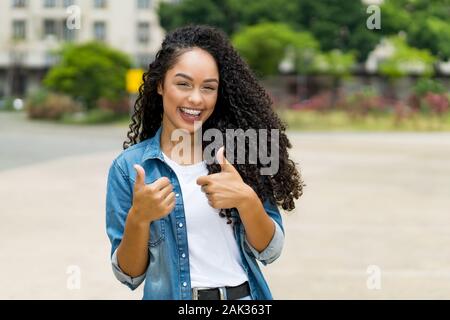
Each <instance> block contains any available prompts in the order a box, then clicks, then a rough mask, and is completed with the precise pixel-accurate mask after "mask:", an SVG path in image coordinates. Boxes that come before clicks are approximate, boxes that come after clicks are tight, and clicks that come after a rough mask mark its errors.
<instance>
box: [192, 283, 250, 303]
mask: <svg viewBox="0 0 450 320" xmlns="http://www.w3.org/2000/svg"><path fill="white" fill-rule="evenodd" d="M226 291H227V300H236V299H240V298H243V297H246V296H249V295H250V287H249V285H248V282H247V281H246V282H244V283H243V284H241V285H239V286H237V287H226ZM198 300H220V292H219V289H217V288H212V289H204V290H198Z"/></svg>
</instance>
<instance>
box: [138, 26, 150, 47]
mask: <svg viewBox="0 0 450 320" xmlns="http://www.w3.org/2000/svg"><path fill="white" fill-rule="evenodd" d="M137 36H138V42H139V43H148V42H149V40H150V24H149V23H148V22H139V23H138V31H137Z"/></svg>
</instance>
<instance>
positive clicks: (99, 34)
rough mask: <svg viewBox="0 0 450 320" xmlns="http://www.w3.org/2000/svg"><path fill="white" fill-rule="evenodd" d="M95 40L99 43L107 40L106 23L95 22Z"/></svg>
mask: <svg viewBox="0 0 450 320" xmlns="http://www.w3.org/2000/svg"><path fill="white" fill-rule="evenodd" d="M94 38H95V39H96V40H99V41H104V40H105V39H106V24H105V23H104V22H102V21H97V22H94Z"/></svg>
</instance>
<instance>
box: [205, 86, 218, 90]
mask: <svg viewBox="0 0 450 320" xmlns="http://www.w3.org/2000/svg"><path fill="white" fill-rule="evenodd" d="M205 89H207V90H211V91H213V90H216V88H213V87H205Z"/></svg>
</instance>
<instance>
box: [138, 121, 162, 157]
mask: <svg viewBox="0 0 450 320" xmlns="http://www.w3.org/2000/svg"><path fill="white" fill-rule="evenodd" d="M161 132H162V125H161V126H160V127H159V128H158V130H157V131H156V133H155V135H154V136H153V137H151V138H149V139H148V143H147V146H146V147H145V150H144V154H143V155H142V162H144V161H146V160H148V159H155V158H157V159H160V160H161V161H163V162H164V157H163V154H162V151H161Z"/></svg>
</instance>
